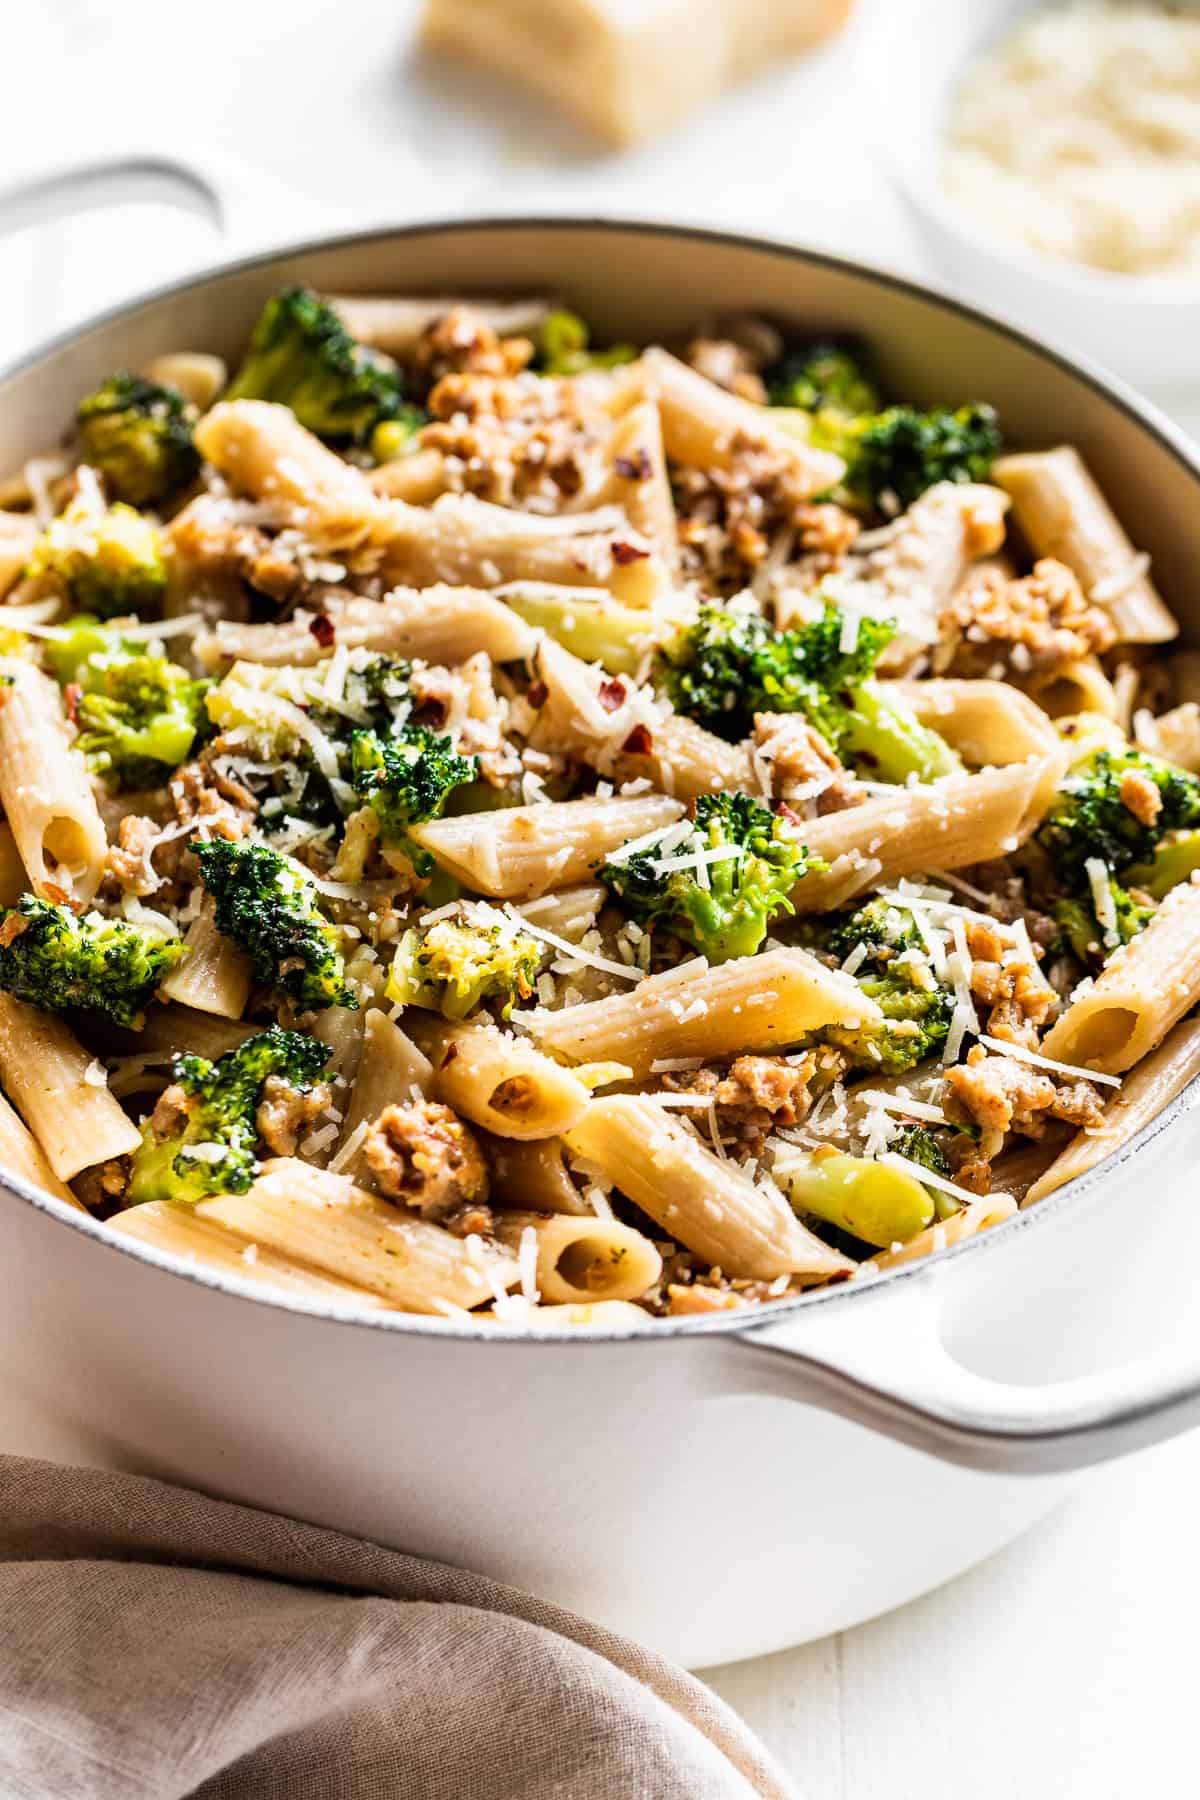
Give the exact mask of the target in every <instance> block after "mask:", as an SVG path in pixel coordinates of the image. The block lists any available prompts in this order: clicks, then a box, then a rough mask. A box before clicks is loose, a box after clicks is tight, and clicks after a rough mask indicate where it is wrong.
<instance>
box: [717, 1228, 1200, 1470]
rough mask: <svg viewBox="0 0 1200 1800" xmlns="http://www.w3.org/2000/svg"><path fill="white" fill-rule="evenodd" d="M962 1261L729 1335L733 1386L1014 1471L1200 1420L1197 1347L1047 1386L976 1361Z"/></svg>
mask: <svg viewBox="0 0 1200 1800" xmlns="http://www.w3.org/2000/svg"><path fill="white" fill-rule="evenodd" d="M954 1260H955V1259H953V1258H952V1259H950V1260H949V1261H948V1262H947V1263H946V1264H945V1265H942V1266H939V1265H938V1264H936V1263H934V1264H933V1265H931V1266H929V1267H927V1268H924V1269H921V1270H914V1271H913V1272H912V1274H910V1275H909V1274H906V1275H905V1276H903V1277H901V1276H893V1277H890V1278H888V1279H886V1280H883V1281H881V1282H880V1283H879V1287H878V1289H877V1290H875V1291H873V1292H871V1291H869V1292H865V1293H863V1294H862V1295H861V1296H858V1297H856V1298H855V1301H854V1303H853V1304H851V1305H845V1304H840V1303H838V1302H836V1301H834V1303H833V1304H832V1305H829V1307H828V1311H827V1312H826V1307H825V1305H824V1304H823V1303H820V1302H818V1303H817V1304H816V1305H814V1306H812V1307H811V1309H806V1308H805V1307H804V1306H801V1307H800V1308H798V1309H797V1310H796V1311H794V1312H791V1313H788V1314H786V1315H784V1316H782V1317H779V1318H776V1319H774V1320H771V1319H769V1318H768V1320H767V1321H766V1322H764V1323H763V1324H762V1325H759V1326H751V1327H749V1328H748V1329H745V1330H743V1331H740V1332H737V1333H734V1334H732V1335H730V1336H725V1335H724V1334H722V1339H721V1341H722V1342H723V1343H724V1345H725V1347H726V1350H727V1352H728V1353H729V1355H730V1356H731V1362H729V1363H727V1365H726V1369H725V1383H724V1391H727V1392H730V1391H736V1392H738V1393H752V1394H764V1395H772V1396H775V1397H778V1398H782V1399H791V1400H799V1401H802V1402H804V1403H806V1404H808V1405H810V1406H819V1407H822V1408H824V1409H826V1410H827V1411H830V1412H834V1413H837V1414H839V1415H840V1416H841V1417H842V1418H845V1419H850V1420H853V1421H854V1422H855V1423H857V1424H859V1425H865V1426H866V1427H867V1428H868V1429H870V1430H872V1431H878V1432H882V1433H883V1434H884V1435H885V1436H887V1437H891V1438H896V1439H898V1440H899V1441H900V1442H902V1443H905V1444H909V1445H911V1446H912V1447H913V1448H914V1449H917V1450H921V1451H924V1452H925V1453H926V1454H928V1455H931V1456H935V1457H937V1458H939V1459H940V1460H941V1461H943V1462H952V1463H958V1464H960V1465H961V1466H962V1467H964V1468H969V1469H981V1470H988V1471H991V1472H994V1473H999V1474H1011V1475H1049V1474H1058V1473H1063V1472H1066V1471H1069V1470H1075V1469H1083V1468H1086V1467H1088V1466H1089V1465H1090V1464H1093V1463H1101V1462H1108V1461H1111V1460H1113V1459H1114V1458H1116V1457H1120V1456H1127V1455H1129V1454H1130V1452H1131V1451H1135V1450H1141V1449H1144V1448H1145V1447H1146V1446H1148V1445H1150V1444H1154V1443H1157V1442H1159V1441H1160V1440H1161V1439H1163V1438H1168V1437H1173V1436H1174V1435H1176V1434H1177V1433H1178V1432H1181V1431H1186V1430H1188V1429H1189V1427H1191V1426H1193V1425H1197V1424H1200V1357H1198V1356H1197V1355H1196V1354H1195V1352H1193V1353H1192V1354H1191V1355H1190V1356H1187V1355H1186V1354H1185V1353H1183V1352H1180V1353H1178V1354H1175V1355H1171V1354H1168V1353H1165V1352H1156V1353H1155V1354H1153V1355H1147V1356H1144V1357H1139V1358H1136V1359H1134V1360H1132V1361H1130V1362H1127V1363H1125V1364H1123V1365H1122V1366H1120V1367H1117V1368H1110V1369H1105V1370H1103V1371H1100V1372H1098V1373H1094V1374H1089V1375H1085V1376H1080V1377H1076V1378H1072V1379H1070V1380H1066V1381H1057V1382H1050V1383H1047V1384H1045V1385H1039V1386H1026V1385H1023V1384H1020V1383H1011V1382H1004V1381H996V1380H992V1379H990V1378H989V1377H987V1376H985V1375H980V1374H978V1373H976V1372H975V1371H974V1370H973V1369H970V1368H968V1367H967V1366H966V1365H965V1364H964V1363H962V1362H961V1361H959V1359H958V1358H957V1357H956V1356H955V1355H954V1354H953V1352H952V1350H951V1349H950V1348H949V1347H948V1345H947V1343H946V1341H945V1336H944V1332H943V1314H944V1312H945V1301H946V1299H947V1297H948V1294H949V1291H950V1284H952V1283H953V1282H954V1280H955V1267H954ZM806 1310H807V1311H808V1316H807V1317H806V1316H805V1314H806ZM823 1314H824V1315H825V1316H822V1315H823Z"/></svg>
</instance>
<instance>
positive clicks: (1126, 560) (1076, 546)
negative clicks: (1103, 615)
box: [992, 445, 1179, 644]
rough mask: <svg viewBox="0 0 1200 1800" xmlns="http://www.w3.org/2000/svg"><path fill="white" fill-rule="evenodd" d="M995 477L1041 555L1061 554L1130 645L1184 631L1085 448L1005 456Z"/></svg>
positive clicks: (1166, 638) (1164, 640) (1157, 640)
mask: <svg viewBox="0 0 1200 1800" xmlns="http://www.w3.org/2000/svg"><path fill="white" fill-rule="evenodd" d="M992 473H993V479H994V480H995V481H996V482H997V483H998V484H999V486H1000V487H1002V488H1003V489H1004V490H1005V492H1006V493H1007V494H1009V495H1011V497H1012V503H1013V514H1014V516H1015V518H1016V521H1017V524H1018V525H1019V526H1020V527H1021V531H1022V533H1023V535H1024V537H1025V539H1026V541H1027V542H1028V543H1029V545H1030V548H1031V549H1032V550H1033V551H1034V552H1035V554H1036V555H1037V556H1053V557H1055V558H1056V559H1057V560H1058V561H1059V562H1064V563H1066V565H1067V567H1068V568H1069V569H1073V570H1074V571H1075V573H1076V575H1077V576H1078V577H1079V582H1080V585H1081V587H1082V588H1083V590H1084V592H1085V593H1086V594H1087V595H1088V596H1089V598H1090V599H1091V600H1092V601H1093V602H1094V604H1095V605H1097V606H1103V607H1104V608H1105V610H1106V611H1107V612H1109V613H1111V615H1112V619H1113V623H1114V624H1115V625H1116V627H1117V630H1118V632H1119V634H1120V638H1121V641H1122V643H1126V644H1165V643H1169V642H1170V641H1171V639H1172V638H1174V637H1177V636H1178V634H1179V627H1178V625H1177V624H1176V623H1175V620H1174V619H1173V618H1172V616H1171V614H1170V612H1169V611H1168V610H1167V607H1166V606H1165V605H1164V603H1163V600H1162V596H1161V595H1160V594H1159V592H1158V589H1157V588H1156V587H1155V585H1154V583H1153V581H1152V580H1151V578H1150V575H1149V572H1148V570H1147V568H1146V567H1145V566H1144V565H1143V563H1142V559H1139V557H1138V556H1137V554H1136V552H1135V551H1134V548H1133V545H1132V544H1131V543H1130V541H1129V538H1128V537H1127V536H1126V533H1125V530H1124V527H1123V526H1122V525H1121V522H1120V520H1119V519H1118V518H1117V515H1116V514H1115V513H1114V512H1113V510H1112V508H1111V506H1110V505H1109V504H1108V501H1107V500H1106V499H1105V498H1104V495H1103V494H1102V493H1101V492H1100V489H1099V488H1098V487H1097V485H1096V483H1095V481H1094V480H1093V478H1092V475H1091V472H1090V471H1089V469H1088V467H1087V464H1086V463H1085V462H1084V460H1083V458H1082V457H1081V456H1080V454H1079V452H1078V450H1074V449H1072V448H1071V447H1070V445H1063V446H1061V447H1060V448H1059V449H1057V450H1035V451H1026V452H1023V453H1021V454H1019V455H1016V456H1004V457H1001V459H1000V461H999V462H998V463H997V464H996V466H995V468H994V470H993V472H992Z"/></svg>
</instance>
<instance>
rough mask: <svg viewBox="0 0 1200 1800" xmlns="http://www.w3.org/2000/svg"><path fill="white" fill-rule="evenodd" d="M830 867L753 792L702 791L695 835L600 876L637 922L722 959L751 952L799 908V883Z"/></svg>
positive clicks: (646, 852)
mask: <svg viewBox="0 0 1200 1800" xmlns="http://www.w3.org/2000/svg"><path fill="white" fill-rule="evenodd" d="M677 865H678V866H677ZM824 868H825V864H824V863H822V862H820V861H818V860H817V859H816V858H813V857H810V856H809V854H808V852H807V850H806V849H805V848H804V846H803V845H802V844H800V843H799V842H797V840H796V839H795V838H794V837H793V836H792V835H791V833H790V832H789V831H788V830H787V829H786V827H785V826H784V825H783V823H782V822H781V820H779V819H778V818H776V816H775V814H774V813H771V812H768V810H767V808H766V807H765V806H761V805H760V804H759V802H758V801H757V800H752V799H751V798H750V796H749V795H748V794H701V796H700V798H699V799H698V800H697V801H696V811H695V818H694V821H693V825H692V831H691V835H690V836H689V837H687V838H686V839H684V840H682V841H681V842H679V843H675V844H672V846H671V849H670V851H669V852H667V853H665V854H664V853H663V852H662V851H660V850H658V849H657V848H652V849H649V850H640V851H638V852H637V853H636V854H635V855H633V856H628V857H626V858H625V859H624V860H623V861H617V862H613V861H609V862H606V863H605V864H604V865H603V866H602V867H601V870H600V879H601V880H602V881H603V882H604V883H605V885H606V886H607V887H608V888H610V889H611V891H612V892H613V893H614V894H615V895H616V896H617V898H618V899H619V900H620V901H621V903H622V904H623V905H624V906H625V907H626V909H627V910H628V911H629V912H631V913H633V914H635V915H636V916H637V917H638V918H639V919H643V920H645V921H646V922H647V923H648V924H650V925H654V924H657V923H661V924H663V925H664V926H666V927H667V929H668V930H671V931H673V932H675V933H676V934H677V935H678V936H679V937H682V938H686V939H687V940H688V942H689V943H692V944H694V945H695V946H696V948H697V950H699V951H700V953H701V955H702V956H706V957H707V958H708V960H709V962H711V963H722V962H728V960H729V959H730V958H731V957H735V956H753V955H754V952H755V951H756V950H757V949H758V947H759V945H760V944H761V943H762V941H763V939H764V938H765V937H766V935H767V929H768V927H769V925H770V923H771V920H772V919H773V918H775V917H776V916H777V915H778V914H780V913H790V912H792V911H793V910H794V909H793V906H792V903H791V899H790V895H791V892H792V889H793V888H794V887H795V886H796V884H797V882H798V881H800V880H801V879H802V877H803V876H804V875H806V874H807V873H808V871H809V870H810V869H812V870H813V871H814V872H816V873H820V872H821V871H823V870H824Z"/></svg>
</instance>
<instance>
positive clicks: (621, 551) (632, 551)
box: [612, 538, 650, 569]
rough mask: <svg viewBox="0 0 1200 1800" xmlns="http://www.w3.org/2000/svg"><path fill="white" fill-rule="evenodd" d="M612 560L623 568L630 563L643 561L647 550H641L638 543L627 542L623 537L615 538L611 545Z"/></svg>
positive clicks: (647, 552)
mask: <svg viewBox="0 0 1200 1800" xmlns="http://www.w3.org/2000/svg"><path fill="white" fill-rule="evenodd" d="M612 553H613V561H614V562H616V563H619V564H620V565H621V567H622V568H623V569H624V568H626V567H627V566H628V564H630V563H635V562H644V561H645V560H646V558H647V557H648V556H649V554H650V552H649V550H643V549H642V546H641V545H640V544H627V543H626V542H625V541H624V539H623V538H617V539H615V540H614V542H613V545H612Z"/></svg>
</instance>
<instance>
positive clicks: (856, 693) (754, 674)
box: [656, 605, 961, 782]
mask: <svg viewBox="0 0 1200 1800" xmlns="http://www.w3.org/2000/svg"><path fill="white" fill-rule="evenodd" d="M894 633H895V626H894V624H893V623H892V622H891V621H890V620H884V619H861V620H859V621H858V622H857V626H856V629H855V630H854V632H853V633H852V634H851V633H849V632H847V630H846V623H845V619H844V616H843V615H842V613H840V612H839V611H838V609H837V607H835V606H832V605H827V606H826V608H825V612H824V614H823V616H822V617H821V618H819V619H817V620H816V621H815V622H814V623H813V624H811V625H805V626H801V627H800V628H799V629H797V630H794V631H773V630H772V629H771V627H770V625H769V624H768V623H767V621H766V620H765V619H764V618H763V617H762V616H761V614H759V613H755V612H735V611H731V610H727V609H725V608H723V607H719V606H705V607H702V608H701V611H700V614H699V617H698V618H697V619H696V621H695V622H694V623H693V624H691V625H687V626H685V627H684V628H683V630H682V631H680V632H679V633H678V634H677V635H676V636H675V638H673V639H672V640H671V642H670V643H669V644H667V645H666V646H665V647H664V648H663V650H662V651H661V652H660V653H659V655H658V658H657V662H656V673H657V679H658V680H659V682H660V683H661V685H662V686H663V687H664V688H665V689H666V691H667V693H668V695H669V696H670V698H671V700H672V701H673V703H674V705H675V706H676V708H677V709H678V710H679V711H680V712H683V713H686V714H687V715H688V716H689V718H693V719H696V720H697V721H698V722H699V723H700V724H701V725H704V726H707V728H708V729H709V730H710V731H714V732H716V733H717V735H718V736H719V737H723V738H728V739H729V740H730V741H731V742H733V743H736V742H738V741H740V739H742V738H744V737H747V736H748V735H749V734H750V732H751V730H752V729H753V725H754V715H755V713H760V712H800V713H803V714H804V716H805V717H806V718H807V719H808V721H809V723H810V724H811V725H813V726H814V727H815V728H816V729H817V730H818V731H819V732H821V734H822V735H823V736H824V737H825V738H826V739H827V740H828V742H829V743H830V745H831V747H832V748H833V749H834V750H836V751H837V753H838V754H839V755H844V756H845V757H847V758H848V759H851V760H853V761H855V762H857V763H860V764H862V765H863V766H864V767H865V768H866V769H867V770H869V771H870V772H871V773H872V774H874V775H875V776H877V777H878V778H881V779H883V780H887V781H895V782H903V781H904V780H906V779H907V778H908V776H909V775H915V776H916V777H917V779H918V780H920V781H933V780H936V779H937V777H938V776H940V775H948V774H951V773H952V772H953V771H954V770H956V769H958V768H960V767H961V764H960V762H959V759H958V757H957V756H956V755H955V754H954V752H953V751H952V750H951V749H950V747H949V745H948V744H946V742H945V741H944V739H942V738H940V737H939V736H938V735H937V733H936V732H934V731H930V730H929V729H928V728H927V727H926V726H924V725H922V724H920V722H919V721H918V720H917V719H916V717H915V716H914V715H913V714H912V713H911V712H909V711H908V709H907V708H906V707H904V706H903V705H902V704H901V703H900V702H899V701H897V700H894V699H893V698H891V696H890V695H888V694H887V693H886V692H885V690H884V689H883V688H881V687H880V686H879V684H878V683H877V682H876V680H875V678H874V676H873V674H872V671H873V669H874V667H875V664H876V662H877V661H878V659H879V657H880V656H881V655H882V653H883V651H884V649H885V648H886V646H887V645H888V643H889V642H890V641H891V639H892V637H893V635H894ZM844 645H848V646H849V647H848V648H843V646H844Z"/></svg>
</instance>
